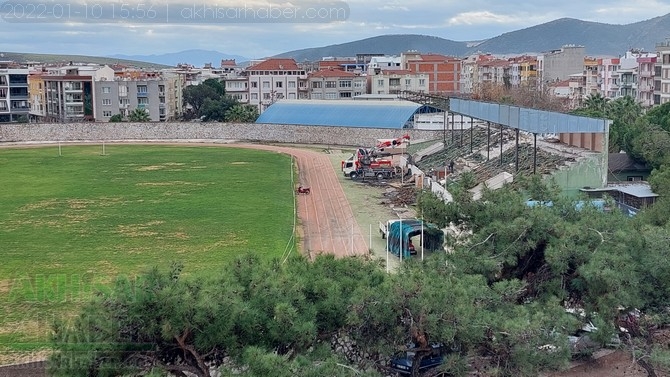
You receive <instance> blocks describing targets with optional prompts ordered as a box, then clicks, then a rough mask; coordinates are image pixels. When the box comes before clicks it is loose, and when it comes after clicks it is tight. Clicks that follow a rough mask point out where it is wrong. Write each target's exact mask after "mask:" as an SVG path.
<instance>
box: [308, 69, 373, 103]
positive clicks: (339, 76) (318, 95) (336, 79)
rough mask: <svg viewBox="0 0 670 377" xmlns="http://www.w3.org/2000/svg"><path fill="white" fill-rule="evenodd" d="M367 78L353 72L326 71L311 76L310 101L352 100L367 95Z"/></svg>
mask: <svg viewBox="0 0 670 377" xmlns="http://www.w3.org/2000/svg"><path fill="white" fill-rule="evenodd" d="M365 82H366V78H365V77H363V76H360V75H357V74H355V73H353V72H346V71H341V70H337V69H325V70H321V71H315V72H312V73H310V74H309V78H308V87H309V98H310V99H351V98H353V97H356V96H360V95H361V94H364V93H365V89H366V85H365Z"/></svg>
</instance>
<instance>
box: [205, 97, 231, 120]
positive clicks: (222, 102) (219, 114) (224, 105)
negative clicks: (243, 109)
mask: <svg viewBox="0 0 670 377" xmlns="http://www.w3.org/2000/svg"><path fill="white" fill-rule="evenodd" d="M236 104H237V101H236V100H235V99H234V98H232V97H231V96H223V97H220V98H218V99H211V98H207V99H205V101H204V102H203V104H202V107H201V108H200V117H201V118H202V120H203V121H205V122H223V121H225V120H226V113H227V112H228V110H230V109H231V108H232V107H233V106H235V105H236Z"/></svg>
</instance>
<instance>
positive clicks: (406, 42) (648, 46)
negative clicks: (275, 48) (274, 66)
mask: <svg viewBox="0 0 670 377" xmlns="http://www.w3.org/2000/svg"><path fill="white" fill-rule="evenodd" d="M666 37H670V14H666V15H664V16H660V17H655V18H652V19H649V20H645V21H640V22H635V23H632V24H627V25H612V24H603V23H598V22H590V21H581V20H577V19H572V18H561V19H558V20H554V21H550V22H547V23H544V24H540V25H536V26H532V27H529V28H526V29H521V30H517V31H512V32H509V33H505V34H501V35H499V36H497V37H494V38H490V39H488V40H484V41H469V42H457V41H452V40H449V39H444V38H440V37H432V36H426V35H414V34H403V35H381V36H377V37H372V38H366V39H361V40H358V41H353V42H348V43H342V44H336V45H329V46H324V47H315V48H306V49H301V50H295V51H289V52H286V53H283V54H280V55H277V57H291V58H294V59H295V60H297V61H304V60H321V58H323V57H328V56H335V57H353V56H356V54H358V53H380V54H389V55H397V54H400V53H401V52H405V51H408V50H417V51H420V52H424V53H428V52H433V53H439V54H444V55H452V56H466V55H469V54H472V53H475V52H479V51H481V52H487V53H493V54H520V53H524V52H536V53H539V52H543V51H550V50H555V49H558V48H560V47H561V46H563V45H566V44H575V45H582V46H585V47H586V52H587V54H590V55H613V56H619V55H622V54H623V53H624V52H626V51H627V50H629V49H631V48H642V49H644V50H646V51H650V52H651V51H654V49H655V46H656V43H657V42H662V41H663V40H664V39H665V38H666Z"/></svg>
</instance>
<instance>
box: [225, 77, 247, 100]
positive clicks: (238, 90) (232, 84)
mask: <svg viewBox="0 0 670 377" xmlns="http://www.w3.org/2000/svg"><path fill="white" fill-rule="evenodd" d="M223 83H224V85H225V88H226V94H228V95H230V96H231V97H233V98H235V99H236V100H237V101H238V102H240V103H249V78H248V77H247V76H242V75H239V74H233V73H230V74H228V75H227V76H226V77H225V78H224V79H223Z"/></svg>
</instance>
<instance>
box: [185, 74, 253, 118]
mask: <svg viewBox="0 0 670 377" xmlns="http://www.w3.org/2000/svg"><path fill="white" fill-rule="evenodd" d="M183 96H184V103H185V104H186V105H190V111H189V112H188V113H187V114H186V117H187V118H188V119H194V118H197V119H201V120H203V121H205V122H209V121H212V122H253V121H255V120H256V118H258V109H256V108H255V107H254V106H251V105H242V104H240V103H239V102H238V101H237V100H236V99H235V98H233V97H231V96H230V95H228V94H226V89H225V86H224V84H223V83H222V82H221V81H219V80H218V79H207V80H205V81H203V82H202V83H201V84H198V85H191V86H187V87H186V88H184V93H183Z"/></svg>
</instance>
